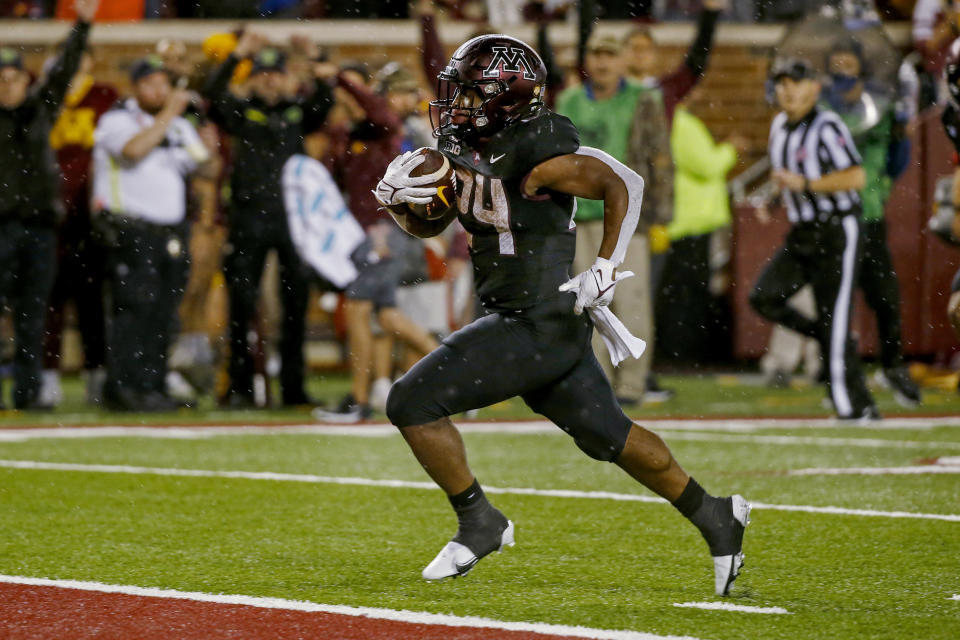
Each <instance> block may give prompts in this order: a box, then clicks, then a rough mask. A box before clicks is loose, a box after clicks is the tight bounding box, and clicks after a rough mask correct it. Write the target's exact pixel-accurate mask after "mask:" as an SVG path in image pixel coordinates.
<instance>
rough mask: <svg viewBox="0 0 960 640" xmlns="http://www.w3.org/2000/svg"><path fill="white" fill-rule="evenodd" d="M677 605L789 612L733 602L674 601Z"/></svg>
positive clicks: (743, 611) (746, 611) (714, 609)
mask: <svg viewBox="0 0 960 640" xmlns="http://www.w3.org/2000/svg"><path fill="white" fill-rule="evenodd" d="M673 606H675V607H689V608H691V609H709V610H712V611H737V612H740V613H778V614H785V613H786V614H789V613H790V612H789V611H787V610H786V609H784V608H783V607H751V606H750V605H746V604H733V603H732V602H683V603H680V602H674V603H673Z"/></svg>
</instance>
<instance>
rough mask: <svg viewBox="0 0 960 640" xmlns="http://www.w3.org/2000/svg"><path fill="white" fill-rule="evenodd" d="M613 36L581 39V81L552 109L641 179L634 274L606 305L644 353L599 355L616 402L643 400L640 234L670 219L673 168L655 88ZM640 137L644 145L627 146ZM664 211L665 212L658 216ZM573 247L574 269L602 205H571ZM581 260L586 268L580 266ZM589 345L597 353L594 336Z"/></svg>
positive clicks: (595, 235)
mask: <svg viewBox="0 0 960 640" xmlns="http://www.w3.org/2000/svg"><path fill="white" fill-rule="evenodd" d="M621 50H622V45H621V42H620V40H618V39H616V38H613V37H609V36H602V35H594V37H593V38H592V39H591V40H590V42H589V43H588V45H587V57H586V72H587V80H585V81H584V84H583V85H582V86H577V87H571V88H569V89H567V90H566V91H564V92H563V93H562V94H561V95H560V97H559V98H558V99H557V112H558V113H561V114H563V115H565V116H567V117H569V118H570V119H571V120H572V121H573V123H574V124H575V125H576V126H577V129H578V130H579V131H580V141H581V143H582V144H583V145H584V146H589V147H596V148H598V149H602V150H604V151H606V152H607V153H609V154H610V155H612V156H613V157H614V158H616V159H617V160H620V161H621V162H624V163H625V164H626V165H627V166H629V167H630V168H631V169H633V170H634V171H636V172H637V173H639V174H640V175H641V176H642V177H643V179H644V181H645V189H644V198H643V209H642V210H641V220H640V224H639V225H638V226H637V233H636V234H634V236H633V238H632V240H631V241H630V246H629V247H628V249H627V259H626V262H625V263H624V265H623V269H624V270H627V271H633V272H634V273H635V274H636V277H635V278H629V279H627V280H624V281H623V282H621V283H620V285H621V287H624V288H622V289H621V290H620V296H618V297H617V299H616V300H615V301H614V302H613V311H614V313H616V314H617V316H618V317H619V318H620V319H621V320H622V321H623V323H624V324H625V325H626V326H627V328H628V329H630V331H631V333H633V334H634V335H637V336H639V337H642V338H643V339H644V340H646V341H647V344H648V348H647V352H646V353H644V355H643V357H642V358H641V359H639V360H634V359H629V360H628V361H624V362H623V363H622V364H621V365H620V367H618V368H617V369H613V367H612V366H611V365H610V363H609V361H608V360H607V359H605V358H600V361H601V363H602V364H603V365H604V367H605V371H606V372H607V377H608V378H610V380H611V381H612V383H613V388H614V391H615V392H616V394H617V398H618V399H619V400H620V403H621V404H626V405H634V404H638V403H640V402H642V400H643V396H644V393H645V391H646V387H647V374H648V373H649V372H650V364H651V358H650V352H651V351H652V348H651V347H652V342H653V315H652V309H651V295H650V249H649V243H648V240H647V232H648V230H649V228H650V225H651V224H652V223H655V222H659V223H664V222H667V221H668V220H669V217H668V216H669V213H670V205H669V203H668V202H667V200H668V199H669V198H670V197H671V196H670V194H671V190H672V188H673V184H672V183H673V172H672V167H671V163H670V150H669V141H668V138H667V132H668V131H669V128H668V126H667V120H666V116H665V114H664V112H663V103H662V101H661V97H660V93H659V92H658V91H657V90H655V89H650V88H646V87H643V86H641V85H640V84H639V83H636V82H634V81H632V80H628V79H627V78H626V77H625V76H624V67H623V58H622V57H621ZM638 140H642V141H643V144H635V145H631V141H638ZM662 216H667V217H662ZM576 222H577V252H576V258H575V259H574V270H575V271H580V270H582V269H583V268H589V266H590V264H592V261H593V257H595V256H596V253H597V249H598V247H599V246H600V240H601V238H602V236H603V203H602V202H600V201H599V200H582V199H581V200H578V201H577V209H576ZM584 265H586V267H584ZM594 351H596V352H597V353H602V351H603V346H602V342H601V341H600V337H599V335H594Z"/></svg>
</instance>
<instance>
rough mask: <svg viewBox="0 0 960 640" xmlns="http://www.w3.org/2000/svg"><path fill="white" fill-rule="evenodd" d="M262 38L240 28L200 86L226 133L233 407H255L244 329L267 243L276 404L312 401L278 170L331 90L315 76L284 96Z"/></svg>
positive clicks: (320, 115)
mask: <svg viewBox="0 0 960 640" xmlns="http://www.w3.org/2000/svg"><path fill="white" fill-rule="evenodd" d="M266 44H267V42H266V39H265V38H264V37H263V36H261V35H259V34H257V33H256V32H254V31H250V30H248V31H246V32H245V33H244V34H243V36H242V38H241V39H240V42H239V43H238V44H237V48H236V50H234V51H233V53H231V54H230V55H229V56H228V57H227V60H226V62H224V63H223V64H222V65H221V66H220V67H219V68H218V69H217V70H216V71H215V72H214V74H213V75H212V76H211V78H210V79H209V82H208V84H207V88H206V94H207V97H208V98H209V99H210V103H211V104H210V118H211V119H212V120H213V122H215V123H216V124H217V125H218V126H219V127H220V128H221V129H222V130H223V131H225V132H226V133H228V134H230V135H231V136H233V140H232V142H233V145H232V146H233V158H232V161H233V166H232V174H231V180H230V184H231V193H232V196H231V197H232V200H231V203H230V211H229V232H228V253H227V255H226V257H225V258H224V269H225V272H226V276H227V287H228V290H229V294H230V365H229V373H230V388H229V390H228V391H227V394H226V396H225V397H224V398H223V401H224V402H225V403H227V404H228V405H229V406H233V407H252V406H254V397H253V374H254V371H253V358H252V355H251V353H250V348H249V345H248V343H247V329H248V327H249V322H250V320H251V318H252V317H253V314H254V313H255V311H256V304H257V297H258V292H259V290H260V278H261V275H262V273H263V266H264V261H265V260H266V255H267V252H268V251H269V250H271V249H275V250H276V252H277V257H278V258H279V261H280V284H281V286H280V295H281V298H282V301H283V309H284V311H283V320H282V323H281V324H282V336H281V340H280V357H281V371H280V386H281V389H282V400H283V404H285V405H291V406H292V405H303V404H312V402H311V400H310V398H309V397H308V396H307V394H306V391H305V389H304V362H303V340H304V329H305V326H304V323H305V317H304V316H305V313H306V308H307V279H306V276H305V273H304V270H303V265H302V264H301V261H300V258H299V256H298V255H297V252H296V250H295V248H294V246H293V244H292V242H291V240H290V230H289V228H288V226H287V218H286V212H285V211H284V208H283V195H282V187H281V184H280V178H281V175H280V173H281V171H282V169H283V166H284V163H285V162H286V161H287V160H288V159H289V158H290V157H291V156H292V155H294V154H296V153H303V152H304V149H303V138H304V136H305V135H307V134H309V133H311V132H313V131H316V130H317V129H319V128H320V127H321V126H323V123H324V121H325V120H326V118H327V113H328V112H329V110H330V106H331V103H332V96H331V91H330V88H329V87H328V86H327V84H326V83H324V82H322V81H320V80H319V79H318V80H317V82H316V83H315V86H314V87H313V93H312V95H310V96H309V97H306V98H301V97H294V96H289V95H286V94H285V93H284V91H285V89H286V87H287V86H288V83H287V78H286V75H285V56H284V55H283V53H281V52H280V51H279V50H277V49H275V48H273V47H268V46H266ZM250 56H252V57H253V69H252V72H251V76H250V79H249V80H248V84H249V85H250V89H251V96H250V97H249V98H239V97H237V96H235V95H233V94H232V93H231V92H230V89H229V83H230V78H231V77H232V76H233V73H234V70H235V69H236V67H237V65H238V64H240V62H241V60H243V59H245V58H247V57H250ZM310 57H311V58H313V57H315V54H314V55H311V56H310Z"/></svg>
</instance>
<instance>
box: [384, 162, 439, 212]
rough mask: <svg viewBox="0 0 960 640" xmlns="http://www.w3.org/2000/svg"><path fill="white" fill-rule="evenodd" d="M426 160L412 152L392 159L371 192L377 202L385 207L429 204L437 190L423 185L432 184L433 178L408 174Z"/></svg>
mask: <svg viewBox="0 0 960 640" xmlns="http://www.w3.org/2000/svg"><path fill="white" fill-rule="evenodd" d="M426 159H427V158H426V156H425V155H423V154H419V153H416V152H414V151H407V152H406V153H404V154H403V155H399V156H397V157H396V158H394V159H393V162H391V163H390V165H389V166H388V167H387V171H386V172H385V173H384V174H383V178H382V179H381V180H380V182H378V183H377V188H376V190H374V192H373V195H374V196H376V198H377V201H378V202H379V203H380V204H382V205H383V206H385V207H391V206H396V205H398V204H430V201H431V200H432V199H433V196H435V195H436V194H437V188H436V187H427V186H424V185H428V184H430V183H431V182H434V181H435V178H433V177H431V176H429V175H427V176H417V177H414V176H411V175H410V172H411V171H413V170H414V169H416V168H417V167H419V166H420V165H421V164H423V163H424V162H425V161H426Z"/></svg>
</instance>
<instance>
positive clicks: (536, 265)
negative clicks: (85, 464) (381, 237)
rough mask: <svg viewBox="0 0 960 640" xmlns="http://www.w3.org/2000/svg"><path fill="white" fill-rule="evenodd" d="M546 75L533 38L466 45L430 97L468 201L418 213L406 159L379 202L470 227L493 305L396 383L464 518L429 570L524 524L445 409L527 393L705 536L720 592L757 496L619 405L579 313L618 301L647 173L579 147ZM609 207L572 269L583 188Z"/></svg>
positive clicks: (499, 541)
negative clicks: (689, 465) (721, 480)
mask: <svg viewBox="0 0 960 640" xmlns="http://www.w3.org/2000/svg"><path fill="white" fill-rule="evenodd" d="M545 79H546V69H545V68H544V65H543V62H542V60H541V59H540V56H539V55H537V53H536V52H535V51H534V50H533V49H532V48H530V47H529V46H528V45H526V44H525V43H523V42H521V41H520V40H516V39H514V38H511V37H508V36H504V35H499V34H494V35H483V36H479V37H476V38H473V39H471V40H468V41H467V42H466V43H464V44H463V45H461V47H460V48H459V49H457V51H456V52H455V53H454V54H453V57H452V58H451V60H450V62H449V64H448V65H447V67H446V69H445V70H444V71H443V72H442V73H441V74H440V76H439V81H438V94H437V95H438V99H437V100H436V101H435V102H433V103H431V106H432V109H431V117H432V120H433V121H434V124H435V127H436V129H435V131H434V134H435V135H436V136H437V137H438V138H439V150H440V152H441V153H443V154H444V155H445V156H446V157H447V158H448V159H449V160H450V161H451V162H452V163H453V164H454V165H455V167H456V174H457V205H458V206H457V207H454V208H452V209H451V210H450V211H449V212H448V213H447V214H446V215H444V216H442V217H441V218H440V219H437V220H426V219H424V218H420V217H417V216H415V215H414V214H413V213H411V210H410V208H409V207H408V206H407V205H408V204H410V203H417V204H426V203H427V202H429V201H430V200H431V198H432V197H433V196H434V195H435V194H436V187H435V186H429V184H427V183H429V182H430V181H431V178H430V177H414V176H411V172H412V171H413V169H414V168H415V167H417V166H419V165H420V164H421V163H422V162H423V161H424V160H423V158H424V157H423V156H422V155H418V154H414V153H408V154H405V155H403V156H399V157H398V158H396V159H395V160H394V161H393V163H392V164H391V165H390V167H389V168H388V169H387V172H386V174H385V175H384V177H383V180H382V181H381V182H380V183H379V184H378V185H377V197H378V200H379V201H380V202H381V203H382V204H383V205H384V206H385V207H386V208H387V209H388V210H389V211H390V213H391V215H392V216H393V217H394V219H395V220H396V221H397V224H399V225H400V226H401V227H403V228H404V229H405V230H406V231H407V232H409V233H411V234H413V235H416V236H420V237H429V236H433V235H436V234H438V233H440V232H441V231H442V230H443V229H444V228H445V227H446V226H447V225H448V224H449V223H450V222H451V221H452V220H453V219H454V218H455V217H459V219H460V222H461V223H462V224H463V226H464V227H465V228H466V230H467V232H468V233H469V234H470V236H471V247H470V254H471V257H472V261H473V267H474V280H475V284H476V288H477V294H478V295H479V297H480V300H481V302H482V303H483V305H484V307H485V310H486V311H487V315H484V316H483V317H481V318H480V319H478V320H476V321H475V322H473V323H472V324H470V325H468V326H466V327H464V328H463V329H461V330H459V331H457V332H456V333H454V334H452V335H451V336H449V337H448V338H447V339H446V340H444V341H443V343H442V344H441V346H440V347H438V348H437V349H436V350H435V351H433V352H432V353H431V354H430V355H428V356H426V357H425V358H424V359H423V360H421V361H420V362H419V363H417V365H415V366H414V367H413V368H412V369H410V371H408V372H407V374H406V375H404V376H403V377H402V378H400V379H399V380H398V381H397V382H396V383H395V384H394V385H393V388H392V389H391V392H390V396H389V399H388V401H387V415H388V417H389V418H390V420H391V422H392V423H393V424H394V425H396V426H397V427H399V428H400V431H401V433H402V434H403V437H404V439H405V440H406V442H407V444H408V445H409V446H410V448H411V449H412V450H413V453H414V455H415V456H416V458H417V460H418V461H419V462H420V464H421V465H422V466H423V468H424V469H425V470H426V472H427V474H429V476H430V477H431V478H432V479H433V480H434V481H435V482H436V483H437V484H438V485H439V486H440V488H441V489H443V490H444V491H445V492H446V494H447V496H448V497H449V500H450V503H451V505H452V506H453V509H454V511H455V512H456V515H457V519H458V523H459V528H458V530H457V533H456V535H455V536H454V537H453V539H452V540H451V541H450V542H449V543H448V544H447V545H446V546H445V547H444V548H443V549H442V550H441V551H440V553H439V554H438V555H437V556H436V558H434V560H433V561H432V562H431V563H430V564H429V565H428V566H427V567H426V568H425V569H424V570H423V577H424V578H426V579H428V580H439V579H443V578H447V577H451V576H453V577H456V576H462V575H466V574H467V572H469V571H470V570H471V569H472V568H473V566H474V565H475V564H476V563H477V562H478V561H479V560H480V559H481V558H483V557H484V556H486V555H487V554H489V553H490V552H492V551H495V550H497V549H500V548H502V547H503V546H505V545H512V544H513V541H514V525H513V523H512V522H511V521H510V520H508V519H507V517H506V516H505V515H504V514H502V513H501V512H500V511H499V510H497V509H496V508H495V507H494V506H493V505H491V504H490V502H489V501H488V500H487V498H486V497H485V495H484V492H483V489H481V487H480V484H479V483H478V482H477V479H476V478H475V477H474V475H473V474H472V473H471V471H470V467H469V465H468V464H467V456H466V451H465V449H464V445H463V440H462V439H461V437H460V433H459V432H458V431H457V429H456V427H454V425H453V424H452V423H451V422H450V418H449V416H451V415H453V414H456V413H461V412H464V411H467V410H469V409H476V408H479V407H485V406H487V405H491V404H494V403H496V402H500V401H503V400H506V399H508V398H512V397H514V396H520V397H522V398H523V400H524V401H525V402H526V403H527V404H528V405H529V406H530V407H531V408H532V409H533V410H534V411H536V412H538V413H540V414H542V415H544V416H546V417H547V418H549V419H550V420H552V421H553V422H554V423H555V424H556V425H557V426H559V427H560V428H561V429H563V430H564V431H565V432H566V433H568V434H569V435H570V436H571V437H573V440H574V442H575V443H576V444H577V446H579V447H580V448H581V449H582V450H583V451H584V452H585V453H586V454H587V455H588V456H590V457H592V458H595V459H597V460H605V461H611V462H615V463H616V464H617V465H618V466H620V467H621V468H622V469H623V470H624V471H626V472H627V473H628V474H630V475H631V476H632V477H633V478H635V479H636V480H638V481H639V482H640V483H642V484H643V485H644V486H646V487H647V488H649V489H650V490H651V491H654V492H655V493H657V494H658V495H660V496H663V497H664V498H666V499H667V500H669V501H670V502H671V503H672V504H673V505H674V506H675V507H676V508H677V509H678V510H679V511H680V512H681V513H682V514H683V515H684V516H686V517H687V518H689V519H690V521H691V522H693V524H694V525H696V526H697V528H698V529H699V530H700V532H701V533H702V534H703V537H704V538H705V539H706V541H707V544H708V545H709V547H710V553H711V555H712V556H713V558H714V565H715V577H716V581H715V588H716V593H717V594H719V595H726V594H727V593H729V590H730V586H731V584H732V583H733V581H734V579H735V578H736V577H737V574H738V572H739V570H740V567H741V565H742V563H743V554H742V552H741V547H742V540H743V532H744V527H745V526H746V524H747V522H748V514H749V511H750V505H749V503H747V502H746V501H745V500H744V499H743V498H742V497H741V496H738V495H734V496H731V497H725V498H719V497H713V496H711V495H709V494H708V493H706V492H705V491H704V490H703V489H702V488H701V487H700V485H698V484H697V482H696V481H695V480H693V479H692V478H691V477H690V476H689V475H687V473H686V472H685V471H684V470H683V469H682V468H681V467H680V465H679V464H678V463H677V461H676V460H675V459H674V458H673V456H672V455H671V453H670V450H669V449H668V448H667V446H666V445H665V444H664V442H663V441H662V440H661V439H660V438H659V437H658V436H657V435H656V434H654V433H652V432H651V431H648V430H646V429H644V428H643V427H640V426H638V425H635V424H633V423H632V422H631V421H630V419H629V418H627V417H626V416H625V415H624V413H623V411H622V410H621V408H620V406H619V405H618V404H617V401H616V398H615V397H614V393H613V390H612V389H611V387H610V383H609V382H608V381H607V378H606V377H605V376H604V373H603V370H602V369H601V368H600V364H599V363H598V362H597V359H596V357H595V356H594V353H593V350H592V349H591V346H590V338H591V334H592V331H593V324H592V322H591V320H590V317H589V315H588V314H584V313H583V310H584V309H589V308H591V307H599V306H603V305H608V304H609V303H610V300H611V299H612V298H613V294H614V289H615V286H616V282H617V280H618V279H622V278H624V277H627V276H629V275H632V274H629V273H623V274H618V273H617V266H618V265H619V264H620V263H621V262H622V261H623V259H624V254H625V251H626V249H625V247H626V245H627V242H628V241H629V238H630V236H631V234H632V233H633V231H634V228H635V227H636V225H637V221H638V218H639V214H640V202H641V198H642V194H643V180H642V179H641V178H640V176H638V175H637V174H635V173H634V172H633V171H631V170H630V169H628V168H627V167H625V166H624V165H622V164H621V163H619V162H617V161H616V160H615V159H613V158H612V157H611V156H609V155H607V154H606V153H603V152H602V151H598V150H597V149H592V148H589V147H581V146H580V143H579V136H578V134H577V130H576V128H575V127H574V126H573V124H572V123H571V122H570V121H569V120H568V119H567V118H565V117H563V116H560V115H557V114H555V113H552V112H550V111H549V110H548V109H547V108H546V107H545V106H544V102H543V100H544V95H543V93H544V82H545ZM576 197H583V198H593V199H602V200H603V201H604V214H605V225H604V235H603V242H602V244H601V247H600V251H599V256H598V257H597V258H596V261H595V262H594V264H593V266H592V267H591V268H590V269H589V270H587V271H585V272H583V273H580V274H578V275H576V276H574V277H573V278H572V279H571V278H570V267H571V264H572V263H573V256H574V249H575V245H576V229H575V226H574V224H573V222H572V219H573V213H574V198H576Z"/></svg>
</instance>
